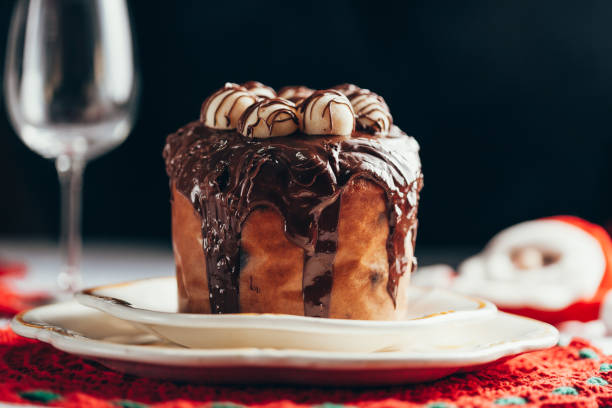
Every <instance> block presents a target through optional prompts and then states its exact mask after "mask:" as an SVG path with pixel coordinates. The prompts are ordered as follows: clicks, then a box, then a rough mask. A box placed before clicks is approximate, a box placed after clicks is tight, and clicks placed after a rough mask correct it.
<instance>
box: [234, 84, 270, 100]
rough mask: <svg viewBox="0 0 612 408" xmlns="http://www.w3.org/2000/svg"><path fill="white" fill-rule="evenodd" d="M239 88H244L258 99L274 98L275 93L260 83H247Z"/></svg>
mask: <svg viewBox="0 0 612 408" xmlns="http://www.w3.org/2000/svg"><path fill="white" fill-rule="evenodd" d="M241 86H243V87H245V88H246V90H247V91H249V92H250V93H252V94H254V95H256V96H258V97H260V98H276V92H275V91H274V89H273V88H271V87H269V86H267V85H264V84H262V83H261V82H258V81H248V82H245V83H244V84H241Z"/></svg>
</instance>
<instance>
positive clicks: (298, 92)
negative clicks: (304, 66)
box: [278, 85, 314, 105]
mask: <svg viewBox="0 0 612 408" xmlns="http://www.w3.org/2000/svg"><path fill="white" fill-rule="evenodd" d="M313 92H314V89H310V88H308V87H307V86H301V85H299V86H297V85H296V86H285V87H283V88H281V89H280V90H279V91H278V96H279V98H284V99H288V100H290V101H291V102H293V103H295V104H296V105H297V104H298V103H299V102H301V101H303V100H304V99H306V98H308V97H309V96H310V95H312V93H313Z"/></svg>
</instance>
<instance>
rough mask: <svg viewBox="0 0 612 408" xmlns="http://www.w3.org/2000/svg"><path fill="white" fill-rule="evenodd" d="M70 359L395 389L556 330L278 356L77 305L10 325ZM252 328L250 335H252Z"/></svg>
mask: <svg viewBox="0 0 612 408" xmlns="http://www.w3.org/2000/svg"><path fill="white" fill-rule="evenodd" d="M11 327H12V328H13V330H14V331H15V332H17V333H18V334H20V335H22V336H26V337H30V338H36V339H39V340H41V341H44V342H47V343H50V344H52V345H53V346H54V347H55V348H57V349H60V350H63V351H66V352H68V353H73V354H78V355H81V356H83V357H86V358H90V359H94V360H97V361H99V362H100V363H102V364H104V365H106V366H108V367H110V368H112V369H116V370H119V371H122V372H125V373H128V374H134V375H139V376H147V377H155V378H163V379H167V380H183V381H195V382H206V383H239V384H245V383H301V384H320V385H350V386H357V385H390V384H403V383H414V382H422V381H431V380H434V379H437V378H441V377H444V376H447V375H449V374H452V373H455V372H459V371H473V370H476V369H478V368H480V367H482V366H484V365H487V364H490V363H493V362H496V361H499V360H500V359H504V358H508V357H511V356H514V355H516V354H519V353H522V352H525V351H530V350H536V349H541V348H547V347H550V346H553V345H554V344H556V342H557V339H558V332H557V330H556V329H555V328H554V327H552V326H550V325H548V324H545V323H541V322H539V321H536V320H531V319H526V318H523V317H519V316H514V315H510V314H507V313H492V314H490V315H488V316H486V317H483V318H482V319H477V320H463V321H461V322H448V324H441V325H428V326H426V327H424V328H423V330H422V331H421V332H420V334H419V335H418V336H415V337H413V338H412V339H411V341H408V342H406V343H405V344H403V345H402V346H401V348H400V349H399V351H394V352H374V353H355V352H329V351H309V350H289V349H285V350H277V349H256V348H240V349H236V348H234V349H189V348H183V347H179V346H175V345H173V344H172V343H167V342H166V343H164V342H160V341H159V340H158V339H157V338H156V336H154V335H151V334H149V333H147V332H145V331H143V330H140V329H138V328H137V327H136V326H134V325H133V324H130V323H128V322H126V321H124V320H120V319H117V318H114V317H112V316H109V315H107V314H105V313H102V312H100V311H97V310H95V309H91V308H88V307H85V306H82V305H79V304H78V303H77V302H75V301H71V302H65V303H57V304H54V305H48V306H42V307H38V308H36V309H32V310H30V311H28V312H24V313H21V314H19V315H17V316H16V317H15V318H14V319H13V321H12V324H11ZM249 330H250V329H248V328H245V329H243V335H245V336H247V335H248V333H249Z"/></svg>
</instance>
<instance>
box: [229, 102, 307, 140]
mask: <svg viewBox="0 0 612 408" xmlns="http://www.w3.org/2000/svg"><path fill="white" fill-rule="evenodd" d="M266 108H270V109H271V110H272V111H271V112H270V113H269V115H267V117H264V116H263V115H262V114H261V113H260V112H261V111H262V110H265V109H266ZM252 115H257V119H256V121H255V122H252V121H251V116H252ZM287 121H291V122H293V123H295V127H296V128H297V125H298V124H299V120H298V117H297V114H296V107H295V104H293V102H290V101H288V100H286V99H283V98H272V99H263V100H261V101H259V102H256V103H254V104H253V105H251V106H249V107H248V108H247V109H246V110H245V111H244V113H243V114H242V116H241V117H240V121H239V122H238V132H239V133H241V134H242V135H244V136H245V137H249V138H253V130H254V129H255V128H256V127H257V126H258V125H259V124H261V123H265V125H266V127H267V129H268V136H274V135H273V132H274V126H275V125H278V124H281V123H283V122H287ZM249 122H252V123H249ZM291 133H293V132H291ZM282 136H286V135H282Z"/></svg>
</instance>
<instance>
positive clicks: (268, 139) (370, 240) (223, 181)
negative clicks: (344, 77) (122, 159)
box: [164, 82, 422, 320]
mask: <svg viewBox="0 0 612 408" xmlns="http://www.w3.org/2000/svg"><path fill="white" fill-rule="evenodd" d="M274 96H275V95H274V90H273V89H271V88H269V87H265V86H264V85H262V84H259V83H256V82H249V83H246V84H243V86H239V85H235V84H226V85H225V87H223V88H221V89H220V90H218V91H217V92H215V93H214V94H213V95H211V96H210V97H209V98H208V99H207V100H206V101H205V102H204V104H203V106H202V112H201V118H200V120H199V121H196V122H192V123H190V124H188V125H186V126H184V127H183V128H181V129H179V130H178V131H177V132H176V133H173V134H171V135H169V136H168V138H167V143H166V146H165V149H164V158H165V160H166V169H167V172H168V176H169V177H170V189H171V199H172V239H173V247H174V254H175V259H176V272H177V282H178V288H179V308H180V311H181V312H193V313H285V314H293V315H303V316H314V317H330V318H345V319H377V320H394V319H398V318H401V317H402V315H403V314H404V313H405V308H406V304H407V302H406V289H407V285H408V283H409V279H410V272H411V271H412V270H413V269H414V267H415V265H416V260H415V257H414V241H415V238H416V228H417V218H416V215H417V204H418V199H419V191H420V189H421V187H422V173H421V166H420V161H419V157H418V150H419V146H418V144H417V142H416V141H415V140H414V139H413V138H412V137H410V136H407V135H406V134H405V133H403V132H402V131H401V130H400V129H399V128H398V127H396V126H394V125H393V124H392V119H391V115H390V113H389V109H388V107H387V105H386V104H385V103H384V101H383V100H382V98H381V97H379V96H378V95H376V94H374V93H372V92H370V91H367V90H363V89H360V88H358V87H356V86H354V85H350V86H349V85H341V86H338V87H336V88H335V89H331V90H325V91H313V90H310V89H308V88H306V87H286V88H283V89H282V90H281V92H279V95H278V96H277V97H274ZM284 98H287V99H284Z"/></svg>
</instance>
